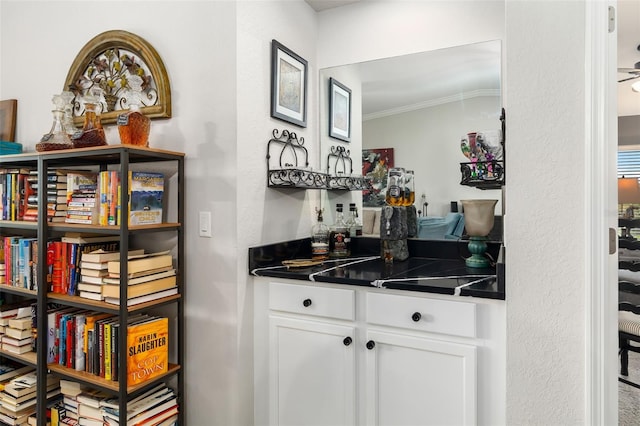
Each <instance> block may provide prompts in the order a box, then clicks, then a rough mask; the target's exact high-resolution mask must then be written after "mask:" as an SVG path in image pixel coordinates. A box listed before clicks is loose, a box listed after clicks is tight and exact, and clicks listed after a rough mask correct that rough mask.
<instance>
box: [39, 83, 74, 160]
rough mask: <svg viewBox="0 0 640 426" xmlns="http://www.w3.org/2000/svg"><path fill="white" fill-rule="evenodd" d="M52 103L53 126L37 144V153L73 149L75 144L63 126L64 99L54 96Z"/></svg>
mask: <svg viewBox="0 0 640 426" xmlns="http://www.w3.org/2000/svg"><path fill="white" fill-rule="evenodd" d="M52 101H53V110H52V111H51V112H52V113H53V124H52V125H51V130H49V133H46V134H45V135H44V136H42V138H41V139H40V142H38V143H37V144H36V151H38V152H43V151H55V150H58V149H71V148H73V143H72V142H71V139H70V138H69V135H68V134H67V132H66V131H65V130H64V125H63V124H62V121H63V119H64V99H63V98H62V96H60V95H54V96H53V99H52Z"/></svg>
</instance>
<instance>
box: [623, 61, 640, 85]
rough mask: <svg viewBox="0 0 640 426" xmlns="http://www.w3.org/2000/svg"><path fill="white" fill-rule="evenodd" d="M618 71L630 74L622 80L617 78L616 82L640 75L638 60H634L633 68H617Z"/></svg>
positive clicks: (632, 78)
mask: <svg viewBox="0 0 640 426" xmlns="http://www.w3.org/2000/svg"><path fill="white" fill-rule="evenodd" d="M618 73H620V74H630V76H629V77H625V78H623V79H622V80H618V83H622V82H623V81H629V80H634V79H636V78H638V77H640V62H636V63H635V64H634V65H633V68H618Z"/></svg>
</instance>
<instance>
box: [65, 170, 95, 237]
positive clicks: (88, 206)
mask: <svg viewBox="0 0 640 426" xmlns="http://www.w3.org/2000/svg"><path fill="white" fill-rule="evenodd" d="M99 197H100V194H99V191H98V173H95V172H78V171H69V172H67V216H66V219H65V222H67V223H82V224H98V223H99V221H98V217H99V214H100V210H99V208H100V198H99Z"/></svg>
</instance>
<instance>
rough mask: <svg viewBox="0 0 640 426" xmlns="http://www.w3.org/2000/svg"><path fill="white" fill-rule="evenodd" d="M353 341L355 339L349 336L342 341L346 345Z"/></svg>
mask: <svg viewBox="0 0 640 426" xmlns="http://www.w3.org/2000/svg"><path fill="white" fill-rule="evenodd" d="M351 342H353V339H352V338H351V337H349V336H347V337H345V338H344V340H343V341H342V343H344V345H345V346H349V345H350V344H351Z"/></svg>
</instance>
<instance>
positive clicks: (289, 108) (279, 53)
mask: <svg viewBox="0 0 640 426" xmlns="http://www.w3.org/2000/svg"><path fill="white" fill-rule="evenodd" d="M271 116H272V117H274V118H278V119H280V120H284V121H287V122H289V123H291V124H295V125H296V126H300V127H307V61H306V60H304V59H302V58H301V57H300V56H299V55H296V54H295V53H294V52H292V51H291V50H289V49H287V48H286V47H284V46H283V45H282V44H280V43H278V42H277V41H276V40H272V41H271Z"/></svg>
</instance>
